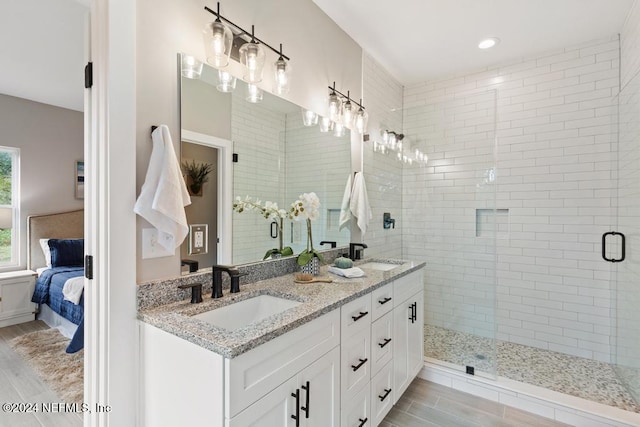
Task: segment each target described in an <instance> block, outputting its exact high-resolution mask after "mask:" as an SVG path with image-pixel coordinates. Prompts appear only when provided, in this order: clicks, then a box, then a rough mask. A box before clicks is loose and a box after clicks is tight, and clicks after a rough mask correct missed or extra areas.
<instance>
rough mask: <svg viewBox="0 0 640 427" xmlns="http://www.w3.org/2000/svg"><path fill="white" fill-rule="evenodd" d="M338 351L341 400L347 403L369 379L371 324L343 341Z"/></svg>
mask: <svg viewBox="0 0 640 427" xmlns="http://www.w3.org/2000/svg"><path fill="white" fill-rule="evenodd" d="M340 350H341V357H340V383H341V392H342V399H343V401H345V402H348V401H349V399H351V398H352V397H353V395H354V394H355V393H356V392H358V391H359V390H360V389H362V387H364V386H365V384H367V383H368V382H369V379H370V377H371V324H367V325H366V328H361V329H360V331H359V332H358V333H355V334H351V335H350V336H349V339H348V340H343V342H342V345H341V346H340Z"/></svg>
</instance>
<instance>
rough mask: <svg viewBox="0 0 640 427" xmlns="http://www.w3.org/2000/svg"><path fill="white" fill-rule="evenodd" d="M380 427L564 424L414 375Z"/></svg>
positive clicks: (553, 426) (518, 426) (549, 426)
mask: <svg viewBox="0 0 640 427" xmlns="http://www.w3.org/2000/svg"><path fill="white" fill-rule="evenodd" d="M380 426H381V427H436V426H438V427H458V426H460V427H462V426H464V427H471V426H492V427H494V426H495V427H507V426H517V427H529V426H536V427H547V426H548V427H560V426H565V427H566V426H567V424H563V423H559V422H557V421H554V420H550V419H548V418H544V417H540V416H537V415H534V414H531V413H528V412H524V411H521V410H519V409H515V408H511V407H509V406H505V405H502V404H500V403H497V402H494V401H491V400H487V399H483V398H480V397H477V396H473V395H471V394H468V393H463V392H461V391H458V390H454V389H452V388H449V387H445V386H442V385H439V384H435V383H432V382H429V381H425V380H423V379H420V378H416V379H415V380H414V381H413V382H412V383H411V385H410V386H409V388H408V389H407V391H406V392H405V393H404V394H403V395H402V397H401V398H400V400H398V403H397V404H396V405H395V406H394V407H393V409H392V410H391V412H389V414H387V416H386V418H385V419H384V420H383V421H382V423H381V424H380Z"/></svg>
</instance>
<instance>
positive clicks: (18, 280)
mask: <svg viewBox="0 0 640 427" xmlns="http://www.w3.org/2000/svg"><path fill="white" fill-rule="evenodd" d="M35 284H36V273H35V272H34V271H30V270H24V271H12V272H8V273H1V274H0V327H4V326H9V325H15V324H17V323H23V322H28V321H30V320H34V319H35V312H36V304H34V303H32V302H31V296H32V295H33V289H34V287H35Z"/></svg>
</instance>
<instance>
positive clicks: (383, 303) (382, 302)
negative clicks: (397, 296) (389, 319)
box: [378, 297, 391, 305]
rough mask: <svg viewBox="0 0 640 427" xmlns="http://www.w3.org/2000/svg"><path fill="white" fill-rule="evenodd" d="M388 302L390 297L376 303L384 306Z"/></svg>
mask: <svg viewBox="0 0 640 427" xmlns="http://www.w3.org/2000/svg"><path fill="white" fill-rule="evenodd" d="M389 301H391V297H386V298H385V299H381V300H378V303H380V305H385V304H386V303H388V302H389Z"/></svg>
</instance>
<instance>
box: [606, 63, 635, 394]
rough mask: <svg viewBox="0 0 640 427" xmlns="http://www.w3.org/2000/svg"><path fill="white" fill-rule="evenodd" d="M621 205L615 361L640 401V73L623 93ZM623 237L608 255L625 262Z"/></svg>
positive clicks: (614, 294) (620, 99)
mask: <svg viewBox="0 0 640 427" xmlns="http://www.w3.org/2000/svg"><path fill="white" fill-rule="evenodd" d="M617 101H618V102H617V106H618V156H617V166H618V167H617V182H618V185H617V197H616V199H617V200H616V201H614V202H615V203H614V204H615V206H616V207H617V214H616V216H615V221H614V224H615V231H616V232H619V233H622V234H624V236H625V239H624V244H625V245H626V248H625V251H624V260H623V261H620V262H616V263H615V268H614V272H613V277H612V281H611V289H612V295H611V299H612V301H613V304H614V311H613V312H614V317H613V319H612V320H613V322H612V324H613V328H612V334H611V335H612V361H613V364H614V367H615V370H616V372H617V373H618V376H619V378H620V380H621V381H622V382H623V383H624V384H625V386H626V387H627V389H628V391H629V392H630V393H631V395H632V396H633V397H634V399H635V400H636V402H640V310H638V307H640V74H636V76H635V77H634V78H632V79H631V80H630V81H629V82H628V83H626V84H625V85H624V86H623V87H622V90H621V92H620V94H619V95H618V99H617ZM621 240H622V239H621V238H618V239H616V240H615V241H612V242H610V243H611V245H610V247H609V248H608V249H609V250H608V253H607V257H608V258H612V259H621V258H622V241H621Z"/></svg>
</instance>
